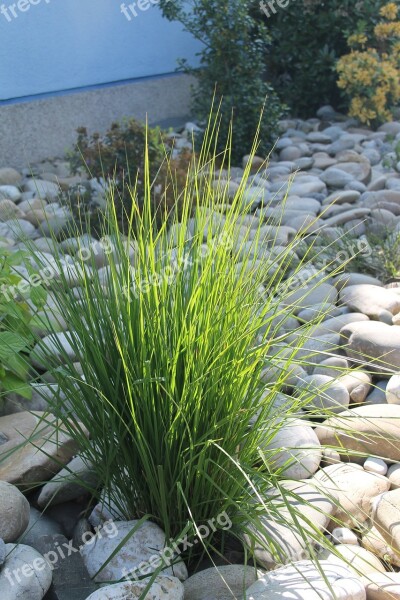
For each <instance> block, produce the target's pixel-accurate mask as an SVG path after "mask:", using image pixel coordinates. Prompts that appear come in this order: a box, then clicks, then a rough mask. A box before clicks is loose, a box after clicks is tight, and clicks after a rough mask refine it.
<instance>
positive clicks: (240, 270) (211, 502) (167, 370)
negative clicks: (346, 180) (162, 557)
mask: <svg viewBox="0 0 400 600" xmlns="http://www.w3.org/2000/svg"><path fill="white" fill-rule="evenodd" d="M213 140H214V137H213V135H212V134H210V133H209V134H208V137H207V138H206V142H205V143H204V145H203V148H202V151H201V152H200V155H199V157H198V158H196V157H195V155H193V158H192V162H191V166H190V169H189V171H188V174H187V180H186V186H185V188H184V191H183V196H182V197H181V198H180V213H179V217H178V216H177V213H175V212H174V211H172V212H171V213H169V214H168V215H167V214H166V215H165V218H164V220H163V222H162V224H161V226H160V224H159V223H158V224H157V226H156V225H155V223H154V216H153V215H152V212H151V186H150V177H149V172H150V170H149V165H148V159H147V157H146V158H145V165H146V169H145V181H146V186H145V197H144V205H143V210H140V211H139V209H138V207H137V205H136V203H135V201H134V199H135V192H134V189H132V190H131V193H132V197H133V202H132V207H133V209H132V212H131V214H130V215H128V216H127V217H129V218H127V220H128V222H130V223H132V222H133V221H135V223H136V225H135V227H134V228H133V227H128V229H127V235H126V236H122V235H121V234H120V233H119V230H118V222H117V221H118V218H117V215H116V213H115V203H114V202H113V188H112V187H111V188H110V191H109V197H108V204H107V209H106V211H105V213H104V220H103V236H104V237H107V239H108V240H111V241H112V247H111V248H110V252H109V253H108V254H107V255H108V259H107V260H108V264H107V265H106V266H105V267H103V268H102V269H100V270H99V269H97V268H96V264H95V257H94V256H92V258H91V259H89V260H85V261H83V260H82V261H81V263H80V268H79V269H77V270H76V276H77V277H78V281H77V283H76V285H75V287H74V288H71V287H70V283H69V282H68V280H67V277H66V276H65V275H64V273H65V271H63V270H62V269H60V271H61V281H60V283H59V284H58V285H57V286H56V287H55V288H54V306H55V309H56V310H57V311H58V312H59V313H61V314H62V315H63V317H64V319H65V321H66V322H67V323H68V327H69V331H68V332H66V333H65V336H66V339H67V340H68V342H69V343H68V344H65V343H64V344H63V343H62V341H61V339H60V338H58V337H57V332H56V330H54V332H53V341H54V345H53V346H52V348H49V345H48V344H46V343H45V341H41V342H39V344H38V346H37V348H36V350H35V353H36V364H38V363H40V364H42V365H43V369H46V370H50V371H51V373H52V375H53V377H54V378H55V381H56V382H57V383H58V384H59V386H60V390H61V392H62V394H63V396H64V399H63V400H62V401H61V400H58V398H57V397H52V398H50V400H49V402H50V406H49V408H50V410H51V412H53V413H55V414H56V416H57V417H58V418H59V419H60V422H61V423H62V426H63V428H64V429H66V430H67V431H69V433H70V435H71V436H72V437H73V438H74V440H76V441H77V442H78V443H79V445H80V447H81V451H82V455H83V457H84V459H85V460H87V461H90V463H91V464H93V468H94V470H95V471H96V474H97V477H98V479H99V480H100V481H101V488H102V490H103V491H102V494H101V497H102V499H103V501H104V502H105V504H106V505H109V504H110V503H111V504H112V505H113V507H114V508H113V514H114V515H119V516H120V518H123V519H151V520H152V521H153V522H155V523H157V524H158V525H159V526H160V527H161V528H162V529H163V530H164V532H165V534H166V540H169V539H170V538H174V539H178V538H179V537H180V536H182V535H183V534H187V535H188V537H189V539H190V537H191V536H192V537H194V536H195V535H196V532H198V528H199V527H200V526H201V525H206V524H207V523H209V522H210V520H212V519H215V518H216V517H217V516H218V515H221V514H225V513H226V514H227V515H228V516H229V521H230V522H231V523H232V528H230V529H229V531H228V530H226V528H222V529H218V528H217V529H216V530H215V531H211V532H210V535H209V536H208V537H207V538H206V539H203V540H202V543H201V544H198V545H197V546H192V547H191V548H190V550H187V549H186V548H184V549H183V551H182V557H183V558H184V560H186V561H188V562H189V564H190V561H191V559H194V558H195V557H196V556H197V555H198V554H199V553H201V552H204V551H206V552H212V551H213V552H218V553H221V554H224V552H225V551H226V549H227V548H228V547H229V544H230V541H231V540H232V536H233V535H234V536H236V537H237V538H239V540H240V544H241V548H243V544H245V540H246V542H247V547H248V546H249V545H250V546H252V545H256V546H258V547H260V545H261V546H265V544H266V543H267V542H266V541H265V540H266V539H267V540H268V547H269V551H271V552H275V554H276V564H279V563H280V562H286V561H287V560H289V559H290V557H289V558H288V557H286V556H285V555H284V552H283V550H282V549H280V542H279V539H277V538H276V537H275V538H274V536H273V535H272V536H269V534H268V532H265V528H264V526H263V524H262V520H261V517H262V516H263V517H265V516H266V515H267V517H268V518H269V519H276V520H278V521H279V522H280V523H283V522H286V523H287V525H288V526H289V527H295V526H296V527H297V525H296V524H298V523H299V522H300V523H301V526H300V530H299V534H298V535H299V539H300V540H301V542H302V544H303V545H304V548H305V550H304V551H305V555H306V556H313V555H314V550H313V549H314V547H315V543H316V542H317V541H318V542H319V543H321V544H322V543H325V542H326V543H328V542H327V540H326V538H324V537H323V536H322V533H321V532H320V530H319V529H318V527H317V526H316V525H315V524H314V523H312V522H311V521H312V519H308V518H307V516H304V515H303V516H301V518H300V512H301V510H299V508H298V506H299V504H298V502H297V508H296V507H295V505H296V502H295V501H294V502H293V503H291V502H290V501H289V500H290V498H291V497H293V498H294V500H296V497H297V496H296V493H295V492H293V491H291V488H290V487H289V488H285V487H283V486H282V485H281V483H280V481H281V479H285V478H288V477H290V476H291V475H290V468H291V467H292V466H293V465H296V464H297V463H298V462H299V461H301V460H302V459H303V458H306V457H308V455H312V456H316V463H317V465H318V463H319V459H320V447H319V444H318V442H317V440H316V441H315V442H310V444H309V446H307V444H306V446H304V445H303V447H302V448H300V449H299V448H297V447H296V444H295V443H293V444H291V443H289V442H286V443H284V444H283V445H282V442H280V443H277V442H276V440H277V439H278V438H277V436H278V434H279V433H282V432H283V428H284V427H290V426H291V425H293V426H295V425H296V424H297V425H298V424H299V421H298V418H299V417H301V416H304V414H302V410H301V409H302V408H303V407H304V406H305V405H306V404H307V403H308V402H309V400H310V398H309V397H307V395H306V394H302V395H301V397H292V396H290V395H288V394H287V390H288V387H287V385H286V384H287V380H288V378H290V377H292V376H293V371H294V370H295V368H296V351H297V349H298V348H299V347H300V348H301V347H302V343H303V342H304V340H305V339H306V337H307V336H309V332H310V329H309V327H306V328H305V330H304V339H303V337H302V333H301V331H302V330H301V328H300V329H298V330H297V335H296V339H295V341H294V342H292V346H290V343H289V341H287V338H288V336H289V332H290V327H288V326H287V321H288V320H289V319H290V318H291V316H292V307H291V303H290V294H291V293H293V289H298V287H299V285H298V283H297V284H296V281H298V279H297V274H298V272H299V270H300V269H301V268H302V266H304V265H303V263H304V260H305V259H303V260H299V259H298V258H297V257H296V254H295V250H296V246H297V244H298V243H300V241H301V240H299V239H297V238H296V239H294V240H293V241H291V242H290V243H289V244H288V245H287V246H279V245H278V242H277V241H276V231H275V230H274V228H273V227H268V226H266V225H265V223H264V221H263V218H262V214H261V213H260V214H256V213H254V214H253V213H251V207H252V206H253V204H254V202H255V198H249V196H248V195H246V193H245V191H246V187H247V183H248V180H249V177H250V164H251V158H250V161H249V165H248V166H247V167H246V169H245V173H244V176H243V179H242V181H241V183H240V184H239V186H238V190H237V191H236V192H235V194H234V195H232V192H231V188H230V186H229V177H230V175H229V173H230V156H229V147H228V149H227V150H226V151H225V153H224V154H223V155H222V156H219V157H218V169H217V167H216V157H215V152H214V150H215V146H214V145H213ZM255 148H256V146H255V147H254V149H253V153H254V152H255ZM221 163H222V168H221ZM274 231H275V233H274ZM78 233H79V232H77V231H75V236H77V234H78ZM71 234H72V232H71ZM78 256H79V253H78ZM60 259H61V256H60V257H56V260H60ZM78 260H79V259H78ZM319 279H320V281H323V280H324V278H323V276H322V278H321V277H320V278H319ZM310 281H311V280H310ZM308 283H309V285H310V282H308ZM311 285H314V283H313V282H311ZM315 285H318V283H315ZM308 292H309V288H308ZM283 298H284V299H285V302H282V299H283ZM320 318H322V313H321V314H320ZM307 325H309V324H307ZM274 347H275V348H277V351H276V352H274V351H273V348H274ZM280 348H285V349H286V352H285V353H284V354H281V353H280V352H279V349H280ZM55 350H56V352H55ZM55 354H56V355H57V357H55ZM276 355H277V356H278V358H277V359H276V364H275V362H274V360H275V359H274V356H276ZM60 363H61V364H60ZM77 363H79V365H78V366H77ZM278 363H279V364H278ZM306 363H307V358H304V356H303V358H302V364H303V366H304V365H306ZM268 368H270V369H275V373H276V375H275V376H274V377H273V378H272V379H271V378H270V379H269V381H268V384H266V383H263V381H265V378H264V377H263V374H264V373H265V370H266V369H268ZM321 393H323V392H321ZM327 413H329V411H324V412H323V414H322V413H321V411H318V410H314V411H313V413H312V415H311V416H312V418H321V417H326V416H329V415H328V414H327ZM301 423H302V424H305V425H306V424H307V421H306V420H305V421H303V422H301ZM87 430H88V431H89V433H90V439H89V440H88V438H87V435H86V431H87ZM288 443H289V448H287V447H285V446H287V444H288ZM292 446H293V447H292ZM315 468H316V467H315ZM310 474H312V473H310ZM274 490H275V492H274ZM93 493H94V494H96V495H97V496H98V495H99V490H97V491H96V490H93ZM280 494H283V498H284V499H283V502H284V504H285V505H286V509H285V511H284V512H282V510H281V508H282V506H281V505H282V502H281V501H280V500H279V498H280ZM271 495H272V496H273V497H274V498H275V499H276V498H278V500H277V502H276V503H274V502H272V501H270V500H268V498H271ZM285 515H287V516H285ZM257 532H262V535H261V534H260V537H258V534H257Z"/></svg>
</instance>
